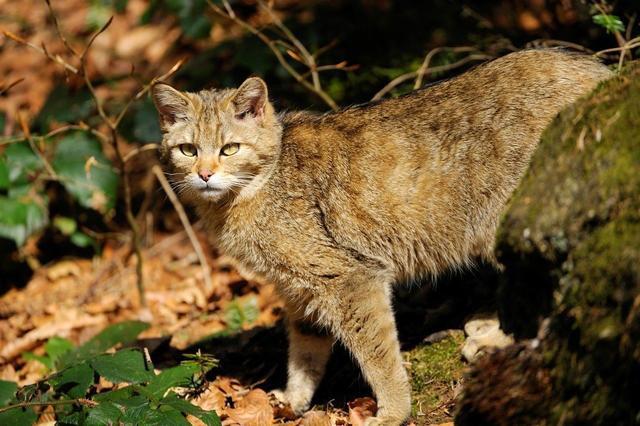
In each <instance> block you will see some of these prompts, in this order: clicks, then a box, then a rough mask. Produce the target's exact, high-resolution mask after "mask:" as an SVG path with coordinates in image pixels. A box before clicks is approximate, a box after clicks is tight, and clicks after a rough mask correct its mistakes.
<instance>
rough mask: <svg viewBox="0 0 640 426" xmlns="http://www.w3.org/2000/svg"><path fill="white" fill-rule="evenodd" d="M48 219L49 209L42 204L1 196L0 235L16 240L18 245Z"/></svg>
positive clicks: (41, 226)
mask: <svg viewBox="0 0 640 426" xmlns="http://www.w3.org/2000/svg"><path fill="white" fill-rule="evenodd" d="M47 221H48V217H47V211H46V209H45V208H44V207H43V206H41V205H40V204H38V203H35V202H32V201H21V200H17V199H15V198H9V197H5V196H0V237H4V238H8V239H10V240H13V241H15V243H16V245H17V246H18V247H19V246H21V245H22V244H24V242H25V241H26V239H27V237H29V236H30V235H31V234H34V233H36V232H38V231H39V230H41V229H42V228H44V227H45V226H46V225H47Z"/></svg>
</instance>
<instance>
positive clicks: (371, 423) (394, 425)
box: [362, 417, 402, 426]
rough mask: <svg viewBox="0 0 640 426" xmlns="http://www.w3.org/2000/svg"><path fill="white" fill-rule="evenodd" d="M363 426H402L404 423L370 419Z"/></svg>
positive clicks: (377, 418) (385, 419)
mask: <svg viewBox="0 0 640 426" xmlns="http://www.w3.org/2000/svg"><path fill="white" fill-rule="evenodd" d="M362 424H363V426H400V425H401V424H402V422H401V421H399V420H392V419H388V418H384V417H368V418H367V419H366V420H365V421H364V423H362Z"/></svg>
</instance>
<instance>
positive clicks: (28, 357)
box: [21, 352, 53, 370]
mask: <svg viewBox="0 0 640 426" xmlns="http://www.w3.org/2000/svg"><path fill="white" fill-rule="evenodd" d="M21 356H22V359H23V360H25V361H38V362H39V363H40V364H42V365H44V366H45V367H46V368H47V370H53V362H52V361H51V358H49V357H48V356H43V355H36V354H34V353H33V352H25V353H23V354H22V355H21Z"/></svg>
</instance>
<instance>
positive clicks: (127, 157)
mask: <svg viewBox="0 0 640 426" xmlns="http://www.w3.org/2000/svg"><path fill="white" fill-rule="evenodd" d="M158 147H159V145H158V144H157V143H147V144H144V145H142V146H141V147H139V148H136V149H133V150H131V151H129V152H128V153H127V155H125V156H124V162H125V163H126V162H128V161H129V160H131V159H132V158H133V157H135V156H136V155H138V154H141V153H143V152H147V151H156V150H157V149H158Z"/></svg>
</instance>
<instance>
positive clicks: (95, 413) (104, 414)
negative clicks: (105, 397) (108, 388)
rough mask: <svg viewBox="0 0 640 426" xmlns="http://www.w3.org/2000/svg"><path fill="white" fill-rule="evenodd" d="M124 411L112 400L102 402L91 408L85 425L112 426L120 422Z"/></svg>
mask: <svg viewBox="0 0 640 426" xmlns="http://www.w3.org/2000/svg"><path fill="white" fill-rule="evenodd" d="M121 416H122V411H121V410H120V409H119V408H118V407H117V406H116V405H115V404H113V403H111V402H101V403H100V404H99V405H98V406H97V407H94V408H92V409H91V410H89V415H88V416H87V420H86V423H85V425H87V426H110V425H117V424H119V421H120V417H121Z"/></svg>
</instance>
